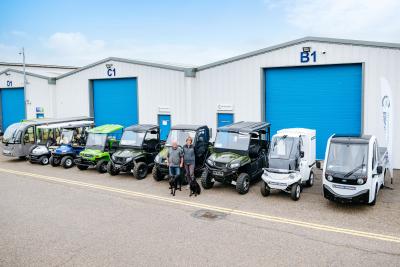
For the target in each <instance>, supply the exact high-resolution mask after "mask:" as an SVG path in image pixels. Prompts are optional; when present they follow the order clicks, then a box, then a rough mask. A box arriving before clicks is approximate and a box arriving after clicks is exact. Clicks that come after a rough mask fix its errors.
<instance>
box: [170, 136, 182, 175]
mask: <svg viewBox="0 0 400 267" xmlns="http://www.w3.org/2000/svg"><path fill="white" fill-rule="evenodd" d="M167 164H168V167H169V175H170V176H179V175H180V174H181V169H180V168H182V167H183V151H182V149H181V148H180V147H178V143H177V142H176V141H173V142H172V147H170V148H169V149H168V154H167Z"/></svg>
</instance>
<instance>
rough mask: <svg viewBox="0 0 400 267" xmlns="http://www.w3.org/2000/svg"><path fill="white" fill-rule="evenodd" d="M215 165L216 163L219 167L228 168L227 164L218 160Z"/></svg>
mask: <svg viewBox="0 0 400 267" xmlns="http://www.w3.org/2000/svg"><path fill="white" fill-rule="evenodd" d="M214 165H215V167H218V168H226V165H227V164H226V163H222V162H218V161H216V162H214Z"/></svg>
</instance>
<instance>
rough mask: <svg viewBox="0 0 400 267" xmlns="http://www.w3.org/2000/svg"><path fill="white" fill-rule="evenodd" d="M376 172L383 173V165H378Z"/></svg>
mask: <svg viewBox="0 0 400 267" xmlns="http://www.w3.org/2000/svg"><path fill="white" fill-rule="evenodd" d="M376 173H377V174H382V173H383V168H382V166H378V167H376Z"/></svg>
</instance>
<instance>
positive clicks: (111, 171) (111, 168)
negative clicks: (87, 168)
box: [107, 161, 119, 176]
mask: <svg viewBox="0 0 400 267" xmlns="http://www.w3.org/2000/svg"><path fill="white" fill-rule="evenodd" d="M107 172H108V173H109V174H110V175H112V176H114V175H118V174H119V169H116V168H114V163H113V162H112V161H109V162H108V164H107Z"/></svg>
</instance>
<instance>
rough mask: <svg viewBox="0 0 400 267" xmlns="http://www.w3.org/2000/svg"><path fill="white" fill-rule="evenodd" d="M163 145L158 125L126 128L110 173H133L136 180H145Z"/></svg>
mask: <svg viewBox="0 0 400 267" xmlns="http://www.w3.org/2000/svg"><path fill="white" fill-rule="evenodd" d="M163 144H164V142H162V141H160V128H159V127H158V126H157V125H152V124H137V125H132V126H130V127H128V128H126V129H125V130H124V133H123V134H122V137H121V141H120V143H119V147H118V149H117V151H116V152H115V153H114V154H113V155H112V156H111V160H110V161H109V162H108V165H107V171H108V173H109V174H111V175H117V174H118V173H119V172H120V171H122V172H132V173H133V175H134V176H135V178H136V179H143V178H145V177H146V175H147V173H148V170H149V168H152V167H153V166H154V158H155V157H156V155H157V154H158V152H160V149H161V147H162V146H163Z"/></svg>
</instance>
